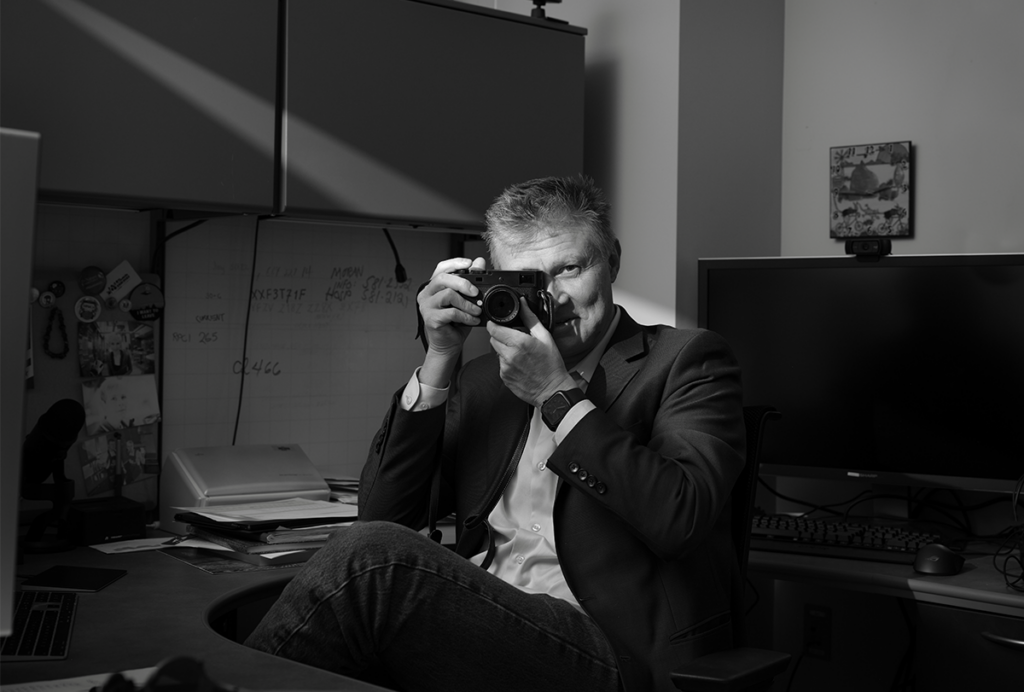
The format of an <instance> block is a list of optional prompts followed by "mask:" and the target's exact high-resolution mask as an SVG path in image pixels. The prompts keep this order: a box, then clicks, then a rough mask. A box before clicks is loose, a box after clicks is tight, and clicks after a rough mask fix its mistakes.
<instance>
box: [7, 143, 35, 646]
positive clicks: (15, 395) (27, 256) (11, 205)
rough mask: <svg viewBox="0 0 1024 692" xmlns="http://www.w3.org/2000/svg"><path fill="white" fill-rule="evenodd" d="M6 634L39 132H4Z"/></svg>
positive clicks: (14, 551) (13, 560)
mask: <svg viewBox="0 0 1024 692" xmlns="http://www.w3.org/2000/svg"><path fill="white" fill-rule="evenodd" d="M0 147H2V150H3V156H0V263H2V264H0V308H2V310H3V312H2V314H3V327H2V328H0V381H2V382H3V386H2V387H0V513H2V514H0V635H8V634H10V631H11V623H12V614H11V605H12V601H13V599H14V581H15V568H16V563H17V540H18V496H19V492H18V489H19V487H20V478H21V445H22V442H23V441H24V439H25V430H24V426H23V419H24V415H25V413H24V409H25V364H26V355H27V353H28V335H29V329H28V320H29V291H30V290H31V288H32V254H33V249H34V241H35V214H36V182H37V180H38V175H37V170H38V160H39V135H37V134H34V133H29V132H21V131H17V130H9V129H2V130H0Z"/></svg>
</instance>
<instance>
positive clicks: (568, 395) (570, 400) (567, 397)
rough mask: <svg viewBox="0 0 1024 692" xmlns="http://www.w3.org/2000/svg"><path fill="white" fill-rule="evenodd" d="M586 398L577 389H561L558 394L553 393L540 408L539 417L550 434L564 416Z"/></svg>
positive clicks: (580, 390) (581, 391)
mask: <svg viewBox="0 0 1024 692" xmlns="http://www.w3.org/2000/svg"><path fill="white" fill-rule="evenodd" d="M586 398H587V396H586V395H585V394H584V393H583V390H582V389H580V388H579V387H576V388H575V389H563V390H562V391H560V392H555V393H554V394H552V395H551V398H550V399H548V400H547V401H545V402H544V405H543V406H541V407H540V417H541V419H543V421H544V425H546V426H548V429H549V430H551V431H552V432H554V431H555V429H556V428H558V424H559V423H561V422H562V419H563V418H565V414H567V413H569V409H571V408H572V407H573V406H575V405H576V404H578V403H580V402H581V401H583V400H584V399H586Z"/></svg>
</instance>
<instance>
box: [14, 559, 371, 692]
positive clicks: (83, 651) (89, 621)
mask: <svg viewBox="0 0 1024 692" xmlns="http://www.w3.org/2000/svg"><path fill="white" fill-rule="evenodd" d="M57 564H60V565H82V566H92V567H113V568H121V569H126V570H128V574H127V575H125V576H124V577H122V578H121V579H119V580H118V581H116V582H114V583H113V584H111V585H110V586H108V587H107V588H105V589H103V590H102V591H100V592H99V593H83V594H80V597H79V599H78V613H77V616H76V619H75V626H74V630H73V634H72V640H71V648H70V655H69V656H68V658H67V659H66V660H65V661H60V662H56V663H34V662H17V663H4V664H3V665H2V666H0V682H2V683H3V684H13V683H17V682H28V681H34V680H52V679H61V678H68V677H75V676H79V675H92V674H96V673H106V672H112V671H118V670H131V669H134V668H146V667H149V666H155V665H157V664H158V663H160V662H161V661H163V660H165V659H167V658H170V657H172V656H189V657H192V658H194V659H197V660H199V661H202V663H203V665H204V668H205V670H206V673H207V675H208V676H209V677H210V678H211V679H213V680H214V681H216V682H219V683H225V684H228V685H235V686H239V687H243V688H247V689H253V690H260V689H265V690H274V689H279V690H284V689H293V690H294V689H302V690H352V691H358V692H363V691H365V692H371V691H377V692H381V690H382V688H380V687H376V686H374V685H369V684H366V683H362V682H358V681H355V680H351V679H349V678H345V677H342V676H339V675H335V674H333V673H328V672H326V671H323V670H320V669H317V668H312V667H310V666H306V665H303V664H300V663H295V662H294V661H287V660H285V659H281V658H277V657H275V656H271V655H269V654H265V653H262V652H259V651H255V650H253V649H248V648H246V647H244V646H242V645H241V644H238V643H235V642H233V641H230V640H229V639H226V638H224V637H222V636H221V635H219V634H217V633H216V632H214V631H213V630H212V629H211V628H210V626H209V625H208V624H207V615H208V613H209V612H210V611H211V610H212V609H214V608H216V607H217V605H218V604H219V603H222V602H223V600H224V599H225V598H228V597H231V596H232V595H235V594H237V593H239V592H243V591H248V590H252V589H258V588H259V587H260V586H261V585H266V584H268V583H270V582H273V581H278V580H280V579H281V577H282V576H285V575H288V574H295V573H296V572H298V568H279V569H273V570H266V571H261V572H244V573H238V574H217V575H212V574H207V573H206V572H203V571H202V570H200V569H197V568H196V567H192V566H191V565H188V564H186V563H184V562H182V561H180V560H176V559H174V558H173V557H170V556H169V555H164V554H162V553H159V552H156V551H151V552H143V553H129V554H120V555H116V554H114V555H105V554H103V553H100V552H99V551H96V550H93V549H91V548H77V549H75V550H73V551H70V552H65V553H53V554H50V555H26V556H25V558H24V564H22V565H19V566H18V574H19V575H22V574H26V575H27V574H35V573H38V572H41V571H42V570H43V569H45V568H47V567H49V566H51V565H57Z"/></svg>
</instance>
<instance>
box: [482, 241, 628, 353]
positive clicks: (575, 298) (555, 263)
mask: <svg viewBox="0 0 1024 692" xmlns="http://www.w3.org/2000/svg"><path fill="white" fill-rule="evenodd" d="M590 237H591V236H590V231H589V229H587V228H585V227H569V228H561V227H558V228H552V227H547V226H544V227H542V228H541V232H540V233H538V234H537V236H536V237H535V238H534V239H532V240H530V241H529V242H527V243H525V244H524V245H523V246H522V247H521V248H519V249H516V250H509V249H508V248H504V247H495V248H494V250H493V253H492V257H491V259H492V260H493V262H494V265H495V267H496V268H498V269H503V270H516V271H519V270H527V269H534V270H539V271H542V272H544V273H545V274H546V275H547V280H548V285H547V287H546V288H547V290H548V291H549V292H550V293H551V295H553V296H554V297H555V323H554V326H553V327H552V328H551V336H552V337H553V338H554V340H555V344H556V345H557V346H558V351H559V353H561V354H562V360H564V361H565V366H566V367H567V368H570V369H571V368H572V367H573V366H575V365H576V364H577V363H578V362H579V361H580V360H582V359H583V357H584V356H586V355H587V353H589V352H590V351H591V349H593V348H594V346H596V345H597V343H598V342H599V341H600V340H601V337H603V336H604V333H605V332H606V331H607V329H608V327H609V325H610V324H611V321H612V318H613V317H614V315H615V306H614V304H613V302H612V282H614V281H615V276H616V274H617V273H618V269H619V258H618V256H617V255H613V256H612V257H610V258H607V259H606V258H603V257H601V256H600V254H599V253H598V251H597V250H596V248H595V247H594V246H593V243H591V242H590Z"/></svg>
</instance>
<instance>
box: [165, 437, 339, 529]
mask: <svg viewBox="0 0 1024 692" xmlns="http://www.w3.org/2000/svg"><path fill="white" fill-rule="evenodd" d="M330 496H331V490H330V488H329V487H328V486H327V481H325V480H324V479H323V476H321V475H320V472H319V471H317V469H316V467H315V466H314V465H313V462H312V461H310V460H309V457H307V456H306V453H305V452H304V451H302V447H300V446H299V445H296V444H260V445H239V446H237V447H192V448H188V449H176V450H174V451H173V452H171V453H170V454H168V455H167V457H166V458H165V459H164V465H163V469H161V475H160V528H161V529H163V530H164V531H169V532H171V533H177V534H185V533H187V529H186V526H185V524H183V523H181V522H179V521H175V520H174V515H175V514H180V513H181V512H182V510H180V509H177V508H178V507H212V506H215V505H228V504H236V503H243V502H266V501H270V500H286V499H289V498H293V497H301V498H305V499H309V500H325V501H326V500H329V499H330Z"/></svg>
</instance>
